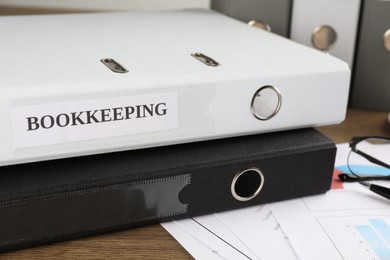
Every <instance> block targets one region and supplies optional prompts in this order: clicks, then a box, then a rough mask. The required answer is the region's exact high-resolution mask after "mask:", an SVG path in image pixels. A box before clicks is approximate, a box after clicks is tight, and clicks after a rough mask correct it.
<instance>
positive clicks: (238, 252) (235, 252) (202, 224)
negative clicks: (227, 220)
mask: <svg viewBox="0 0 390 260" xmlns="http://www.w3.org/2000/svg"><path fill="white" fill-rule="evenodd" d="M162 226H163V227H164V228H165V229H166V230H168V231H169V232H170V233H171V234H172V235H173V236H174V237H175V238H176V239H177V240H178V241H180V243H181V244H182V245H183V247H184V248H186V250H187V251H188V252H189V253H190V254H191V255H192V256H194V257H195V258H196V259H243V260H248V259H254V260H255V259H259V258H258V257H257V256H256V255H255V254H254V253H253V252H252V251H251V250H249V248H248V247H247V246H246V245H245V244H244V243H242V242H241V241H240V240H239V239H238V238H237V237H236V236H235V235H234V234H233V233H232V232H231V231H230V230H229V229H228V228H227V227H226V226H225V225H224V224H223V223H222V222H220V221H219V220H218V218H217V217H215V215H206V216H201V217H196V218H189V219H183V220H177V221H173V222H169V223H163V224H162ZM205 256H207V258H205Z"/></svg>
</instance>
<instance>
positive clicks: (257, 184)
mask: <svg viewBox="0 0 390 260" xmlns="http://www.w3.org/2000/svg"><path fill="white" fill-rule="evenodd" d="M263 185H264V175H263V173H262V172H261V171H260V170H259V169H258V168H255V167H253V168H249V169H246V170H244V171H242V172H239V173H237V174H236V175H235V176H234V178H233V181H232V185H231V193H232V195H233V197H234V198H235V199H236V200H238V201H249V200H251V199H253V198H255V197H256V196H257V195H258V194H259V193H260V191H261V189H262V188H263Z"/></svg>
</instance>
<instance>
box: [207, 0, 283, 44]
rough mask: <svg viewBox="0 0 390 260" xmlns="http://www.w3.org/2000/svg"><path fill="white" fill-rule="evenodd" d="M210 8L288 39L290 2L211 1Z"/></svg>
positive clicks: (256, 0) (278, 0)
mask: <svg viewBox="0 0 390 260" xmlns="http://www.w3.org/2000/svg"><path fill="white" fill-rule="evenodd" d="M211 8H212V9H213V10H216V11H218V12H221V13H224V14H226V15H228V16H231V17H233V18H236V19H238V20H241V21H243V22H246V23H248V22H250V21H258V22H262V23H266V24H268V25H269V27H270V29H271V31H272V32H274V33H276V34H279V35H282V36H285V37H288V36H289V27H290V14H291V0H272V1H269V0H211Z"/></svg>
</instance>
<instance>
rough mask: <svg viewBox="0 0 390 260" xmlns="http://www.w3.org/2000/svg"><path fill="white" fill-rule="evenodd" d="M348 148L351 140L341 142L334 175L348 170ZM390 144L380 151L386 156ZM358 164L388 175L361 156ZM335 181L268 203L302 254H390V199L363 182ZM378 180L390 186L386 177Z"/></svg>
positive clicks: (356, 256)
mask: <svg viewBox="0 0 390 260" xmlns="http://www.w3.org/2000/svg"><path fill="white" fill-rule="evenodd" d="M369 148H370V147H369ZM349 149H350V148H349V147H348V145H347V144H342V145H338V155H337V159H336V174H337V173H338V171H345V170H346V168H347V167H346V165H345V164H346V161H347V157H348V153H349ZM389 149H390V145H383V147H381V149H376V150H378V151H379V152H381V151H382V155H384V156H387V157H388V156H389V155H388V151H389ZM386 150H387V155H386ZM378 155H379V154H378ZM360 167H363V168H364V169H365V170H366V171H368V170H371V171H372V172H375V174H388V172H387V173H386V172H385V171H388V170H386V169H382V170H381V169H380V168H378V167H376V166H371V165H368V163H367V162H365V161H363V160H362V161H361V165H360ZM334 184H335V185H333V189H332V190H331V191H329V192H328V193H326V194H324V195H320V196H312V197H305V198H301V199H295V200H290V201H285V202H281V203H274V204H271V206H270V207H271V209H272V212H273V214H274V215H275V217H276V218H277V220H278V221H279V223H280V225H281V227H282V228H283V230H284V231H285V232H286V234H287V235H288V236H289V239H290V242H291V244H292V245H293V246H294V248H295V250H296V252H297V254H298V255H299V258H300V259H351V260H356V259H378V260H379V259H381V260H382V259H390V203H389V200H388V199H385V198H383V197H381V196H379V195H377V194H375V193H373V192H371V191H369V189H367V188H366V187H364V186H362V185H361V184H359V183H337V182H334ZM376 184H380V185H383V186H389V184H388V183H386V181H381V182H380V181H376Z"/></svg>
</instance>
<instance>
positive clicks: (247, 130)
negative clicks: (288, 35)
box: [0, 11, 350, 166]
mask: <svg viewBox="0 0 390 260" xmlns="http://www.w3.org/2000/svg"><path fill="white" fill-rule="evenodd" d="M0 19H1V22H2V23H3V24H4V26H3V27H2V28H1V29H0V33H1V34H2V35H8V37H7V39H6V40H5V38H1V39H0V44H1V46H3V47H4V53H6V54H7V55H5V56H4V57H3V58H2V63H0V71H2V73H3V75H4V77H1V78H0V120H1V122H2V124H0V140H1V146H2V148H1V149H0V166H1V165H10V164H17V163H24V162H31V161H40V160H48V159H55V158H64V157H72V156H80V155H87V154H96V153H105V152H113V151H121V150H129V149H138V148H145V147H153V146H162V145H167V144H175V143H185V142H193V141H200V140H209V139H216V138H224V137H230V136H239V135H248V134H254V133H263V132H272V131H279V130H287V129H294V128H301V127H309V126H316V125H325V124H334V123H339V122H341V121H342V120H343V119H344V117H345V113H346V106H347V100H348V91H349V88H348V87H349V78H350V71H349V69H348V66H347V64H346V63H345V62H342V61H340V60H338V59H336V58H334V57H331V56H329V55H326V54H323V53H319V52H316V51H314V50H312V49H310V48H307V47H304V46H301V45H300V44H296V43H294V42H292V41H290V40H288V39H285V38H283V37H280V36H278V35H275V34H272V33H268V32H265V31H262V30H257V29H256V28H252V27H250V26H247V25H245V24H242V23H241V22H238V21H235V20H233V19H230V18H228V17H226V16H224V15H219V14H217V13H215V12H208V11H184V12H180V11H176V12H175V11H172V12H150V13H149V12H124V13H105V14H79V15H60V16H42V17H41V16H35V17H18V18H12V17H11V18H6V17H4V18H0ZM179 21H180V23H179ZM54 25H55V26H54ZM26 26H27V27H28V28H26ZM22 27H23V30H24V32H25V33H21V32H22V31H23V30H22ZM9 28H12V30H11V29H9ZM17 28H20V30H18V29H17ZM112 28H115V30H113V29H112ZM65 31H67V34H64V32H65ZM43 34H45V35H46V36H45V37H41V36H40V35H43ZM102 35H105V37H102ZM3 39H4V40H3ZM114 39H115V40H114ZM113 42H114V43H115V44H113ZM16 43H17V45H18V48H16V47H15V44H16ZM18 55H19V56H21V55H23V56H24V58H23V59H18V60H17V62H18V63H14V64H15V65H14V66H9V64H13V62H14V61H15V57H17V56H18ZM107 55H108V56H107ZM107 57H111V58H112V60H110V59H108V58H107ZM102 58H105V59H104V61H105V64H103V63H102V62H100V60H101V59H102ZM107 63H109V64H107ZM116 63H118V64H120V65H121V66H119V65H118V66H116ZM106 65H107V66H106ZM116 70H118V72H121V73H116V72H115V71H116Z"/></svg>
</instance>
